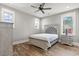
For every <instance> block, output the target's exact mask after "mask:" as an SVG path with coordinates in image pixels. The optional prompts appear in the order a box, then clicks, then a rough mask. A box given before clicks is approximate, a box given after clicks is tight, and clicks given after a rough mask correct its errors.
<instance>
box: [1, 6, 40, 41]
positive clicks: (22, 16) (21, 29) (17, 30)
mask: <svg viewBox="0 0 79 59" xmlns="http://www.w3.org/2000/svg"><path fill="white" fill-rule="evenodd" d="M0 6H1V7H2V8H3V7H4V8H8V9H10V10H13V11H14V12H15V23H14V25H15V27H14V28H13V41H14V42H15V41H19V40H28V37H29V35H31V34H33V33H38V32H39V30H35V29H34V20H35V19H36V17H34V16H31V15H29V14H26V13H24V12H21V11H19V10H16V9H12V8H10V7H7V6H4V5H0ZM37 19H38V18H37Z"/></svg>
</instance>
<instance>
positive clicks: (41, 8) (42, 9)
mask: <svg viewBox="0 0 79 59" xmlns="http://www.w3.org/2000/svg"><path fill="white" fill-rule="evenodd" d="M44 5H45V3H42V4H40V5H39V7H37V6H33V5H31V7H33V8H37V9H38V10H36V11H35V12H39V11H41V12H42V13H43V14H45V12H44V10H50V9H52V8H44Z"/></svg>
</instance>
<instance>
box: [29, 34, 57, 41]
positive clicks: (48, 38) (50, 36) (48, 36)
mask: <svg viewBox="0 0 79 59" xmlns="http://www.w3.org/2000/svg"><path fill="white" fill-rule="evenodd" d="M30 37H31V38H34V39H38V40H45V41H48V42H52V41H54V40H56V39H57V38H58V35H57V34H46V33H42V34H33V35H31V36H30Z"/></svg>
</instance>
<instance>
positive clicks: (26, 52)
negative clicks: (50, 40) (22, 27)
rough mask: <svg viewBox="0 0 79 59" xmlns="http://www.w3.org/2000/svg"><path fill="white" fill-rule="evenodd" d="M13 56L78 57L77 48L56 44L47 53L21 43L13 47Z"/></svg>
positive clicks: (78, 51) (78, 49) (78, 50)
mask: <svg viewBox="0 0 79 59" xmlns="http://www.w3.org/2000/svg"><path fill="white" fill-rule="evenodd" d="M13 53H14V56H79V47H75V46H72V47H71V46H67V45H62V44H60V43H56V44H55V45H53V46H52V47H51V48H49V49H48V50H47V51H44V50H42V49H41V48H38V47H36V46H33V45H30V44H27V43H22V44H17V45H14V46H13Z"/></svg>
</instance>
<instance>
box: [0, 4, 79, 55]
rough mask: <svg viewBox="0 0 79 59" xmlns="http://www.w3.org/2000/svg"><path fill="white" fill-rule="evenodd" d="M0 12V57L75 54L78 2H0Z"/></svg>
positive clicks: (77, 47)
mask: <svg viewBox="0 0 79 59" xmlns="http://www.w3.org/2000/svg"><path fill="white" fill-rule="evenodd" d="M44 8H46V9H44ZM0 13H1V15H0V17H1V20H0V22H1V23H0V24H1V25H0V30H1V33H0V35H2V36H1V41H0V48H1V49H0V52H1V53H0V55H2V56H7V55H13V56H72V55H73V56H76V55H77V56H78V55H79V36H78V35H79V31H78V30H79V26H78V25H79V20H78V19H79V17H78V16H79V3H0ZM2 26H3V27H2ZM6 39H7V40H6ZM30 52H31V53H30Z"/></svg>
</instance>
